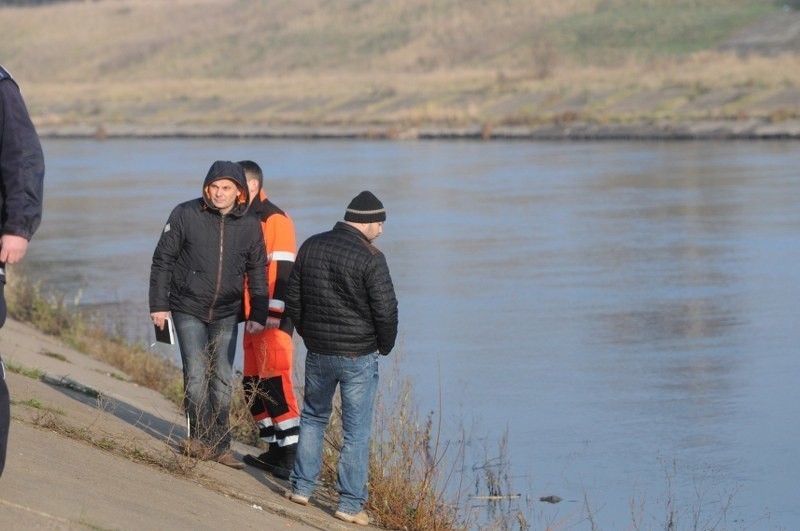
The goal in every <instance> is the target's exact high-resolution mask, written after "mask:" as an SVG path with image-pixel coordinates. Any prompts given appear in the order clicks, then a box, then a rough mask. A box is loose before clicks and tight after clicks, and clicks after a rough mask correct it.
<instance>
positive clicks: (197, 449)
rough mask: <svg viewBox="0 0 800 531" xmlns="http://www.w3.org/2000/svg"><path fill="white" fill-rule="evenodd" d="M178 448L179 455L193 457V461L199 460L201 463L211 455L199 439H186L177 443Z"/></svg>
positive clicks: (209, 450)
mask: <svg viewBox="0 0 800 531" xmlns="http://www.w3.org/2000/svg"><path fill="white" fill-rule="evenodd" d="M178 448H180V450H181V453H183V454H184V455H188V456H189V457H194V458H195V459H200V460H202V461H205V460H206V459H208V458H209V457H211V455H212V454H213V452H212V451H211V449H210V448H209V447H208V446H206V445H205V443H203V441H201V440H199V439H186V440H184V441H181V442H179V443H178Z"/></svg>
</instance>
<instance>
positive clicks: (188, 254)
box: [150, 161, 268, 469]
mask: <svg viewBox="0 0 800 531" xmlns="http://www.w3.org/2000/svg"><path fill="white" fill-rule="evenodd" d="M248 206H249V193H248V188H247V182H246V181H245V176H244V171H243V170H242V167H241V166H240V165H239V164H237V163H235V162H229V161H217V162H215V163H214V164H213V165H212V166H211V168H210V169H209V171H208V175H207V176H206V178H205V181H204V182H203V188H202V197H200V198H198V199H193V200H191V201H187V202H185V203H181V204H179V205H178V206H176V207H175V209H174V210H173V211H172V213H171V214H170V216H169V219H168V220H167V224H166V225H165V226H164V229H163V231H162V232H161V237H160V239H159V241H158V245H157V246H156V249H155V252H154V253H153V264H152V267H151V269H150V312H151V314H150V316H151V318H152V320H153V323H154V324H155V325H156V326H158V327H159V328H163V327H164V325H165V320H166V319H167V317H169V315H170V313H171V314H172V319H173V321H174V324H175V332H176V334H177V336H178V345H179V347H180V352H181V361H182V362H183V381H184V387H185V394H184V409H185V411H186V415H187V420H188V431H189V433H188V438H187V439H186V441H183V442H182V443H181V450H182V451H183V452H184V453H186V454H187V455H190V456H193V457H197V458H199V459H206V460H214V461H217V462H219V463H222V464H223V465H226V466H230V467H232V468H238V469H241V468H244V464H243V463H242V462H241V461H240V460H238V459H236V458H235V457H234V455H233V453H232V452H231V450H230V442H231V435H230V422H229V414H230V406H231V396H232V394H233V359H234V357H235V355H236V339H237V335H238V323H239V316H240V315H241V307H242V297H243V296H244V279H245V275H247V277H248V278H249V279H250V283H249V285H248V289H249V293H250V303H251V309H250V317H249V320H248V321H247V323H246V324H245V329H246V330H247V331H248V332H249V333H257V332H260V331H261V330H263V329H264V324H265V323H266V321H267V300H268V294H267V280H266V276H265V272H266V269H267V255H266V252H265V249H264V240H263V238H262V237H261V231H260V226H259V224H258V219H256V217H255V216H250V215H248V214H247V209H248Z"/></svg>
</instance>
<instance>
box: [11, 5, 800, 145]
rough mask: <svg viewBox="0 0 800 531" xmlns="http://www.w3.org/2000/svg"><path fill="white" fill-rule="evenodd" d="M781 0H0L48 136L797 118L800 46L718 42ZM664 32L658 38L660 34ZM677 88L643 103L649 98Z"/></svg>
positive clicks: (19, 73) (20, 74) (15, 57)
mask: <svg viewBox="0 0 800 531" xmlns="http://www.w3.org/2000/svg"><path fill="white" fill-rule="evenodd" d="M778 8H779V6H777V5H774V4H771V3H764V2H761V1H756V0H709V1H708V2H696V1H694V0H671V1H669V2H653V1H651V0H588V1H581V0H569V1H565V2H549V1H546V0H507V1H505V2H502V3H500V2H485V1H483V0H442V1H437V2H431V1H429V0H409V1H405V2H381V1H378V0H343V1H342V2H335V3H331V2H324V1H322V0H302V1H298V2H280V1H278V0H263V1H253V2H234V1H233V0H220V1H213V2H212V1H204V0H181V1H177V2H176V1H170V0H148V1H138V0H115V1H109V0H106V1H99V2H88V3H87V2H83V3H75V2H70V3H63V4H55V5H50V6H44V7H36V8H8V7H7V8H1V9H0V27H3V28H4V38H3V39H2V40H0V57H3V61H4V62H5V65H6V66H7V67H9V68H10V69H11V70H12V72H14V74H15V75H16V77H17V78H18V79H19V80H20V81H21V83H22V86H23V90H24V93H25V96H26V100H27V102H28V104H29V107H30V108H31V112H32V114H33V116H34V120H35V121H36V123H37V125H38V126H40V127H43V128H46V129H47V130H57V129H58V128H63V127H66V126H70V125H81V126H88V127H113V126H115V125H132V126H139V127H143V128H146V127H159V126H160V127H164V128H169V127H176V126H189V127H191V126H203V125H212V126H218V127H220V128H223V129H224V128H225V127H236V126H242V125H244V126H254V127H275V126H281V125H310V126H314V125H324V124H330V125H360V126H370V125H375V126H378V127H398V128H403V127H416V126H422V125H434V126H463V125H471V124H519V125H526V124H528V125H530V124H540V123H548V122H552V121H555V120H563V118H564V116H571V115H568V114H565V113H573V114H574V116H576V117H579V118H581V119H584V120H588V121H595V122H599V123H604V122H609V121H610V122H629V121H640V120H645V121H647V120H655V119H667V120H694V119H698V118H726V119H732V118H741V117H761V118H770V117H772V116H778V117H784V118H785V117H792V116H794V115H795V114H800V101H798V97H797V95H796V94H794V93H791V94H788V95H786V98H785V101H784V102H782V103H781V104H780V105H776V104H772V105H771V106H769V105H767V106H762V105H760V102H762V101H763V100H765V99H766V98H770V97H772V96H773V95H774V94H775V93H776V92H780V91H786V90H789V89H794V88H796V87H798V86H799V85H798V83H800V79H798V77H799V76H800V74H798V72H799V71H798V69H797V68H795V66H796V65H795V63H796V59H795V57H794V56H791V55H783V56H777V57H770V58H767V57H759V58H755V57H754V58H749V59H748V58H740V57H737V56H736V55H734V54H732V53H731V54H725V53H720V52H716V51H714V50H715V46H716V44H718V43H719V40H720V39H721V38H723V37H724V36H726V35H729V34H730V33H731V32H733V31H735V30H736V29H737V28H738V27H740V26H741V25H744V24H746V23H747V22H748V21H750V20H755V19H756V18H757V17H758V16H760V15H761V14H765V13H769V12H770V11H773V10H776V9H778ZM654 28H655V29H654ZM656 30H657V33H658V34H657V37H658V41H657V42H656V41H654V40H653V39H650V38H649V37H648V36H649V35H654V32H655V31H656ZM622 34H625V35H624V39H625V40H624V41H620V40H619V39H622V38H623V37H622V36H620V35H622ZM712 34H713V35H715V36H716V37H713V38H711V37H709V35H712ZM637 35H638V36H639V37H637ZM584 41H585V43H587V44H583V45H579V44H576V43H580V42H584ZM671 43H675V46H669V45H670V44H671ZM596 57H603V60H597V59H596ZM676 90H677V95H676V96H675V97H674V98H673V99H671V100H670V101H669V102H667V103H666V104H664V105H662V106H657V107H653V106H652V105H648V103H649V100H648V98H647V96H648V93H649V92H659V93H664V92H669V93H670V94H671V93H672V91H676ZM729 90H736V91H738V92H740V93H741V96H740V97H739V98H738V99H737V100H736V101H735V103H733V104H730V103H727V102H724V101H723V102H722V103H720V102H718V101H709V102H706V103H705V104H704V107H703V112H701V113H698V112H697V110H696V109H695V108H694V107H695V106H693V105H687V103H691V102H692V101H694V99H695V98H696V97H697V95H698V93H703V94H705V93H706V92H709V91H723V92H724V91H729ZM633 98H638V99H637V100H636V101H634V100H633ZM723 100H724V99H723ZM640 101H641V102H640ZM620 102H627V103H626V104H625V105H619V103H620ZM642 102H643V103H642Z"/></svg>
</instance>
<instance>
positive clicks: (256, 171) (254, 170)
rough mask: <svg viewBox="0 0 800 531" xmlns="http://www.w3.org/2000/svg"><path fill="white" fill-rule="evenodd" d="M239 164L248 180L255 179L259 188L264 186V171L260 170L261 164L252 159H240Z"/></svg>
mask: <svg viewBox="0 0 800 531" xmlns="http://www.w3.org/2000/svg"><path fill="white" fill-rule="evenodd" d="M239 166H241V167H242V169H243V170H244V174H245V177H247V179H248V180H253V179H256V180H257V181H258V188H259V190H260V189H261V188H262V187H263V186H264V173H263V172H262V171H261V166H259V165H258V164H256V163H255V162H253V161H252V160H240V161H239Z"/></svg>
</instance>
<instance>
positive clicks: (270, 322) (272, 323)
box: [264, 317, 281, 330]
mask: <svg viewBox="0 0 800 531" xmlns="http://www.w3.org/2000/svg"><path fill="white" fill-rule="evenodd" d="M280 325H281V320H280V319H279V318H277V317H267V326H265V327H264V328H266V329H267V330H275V329H276V328H278V327H279V326H280Z"/></svg>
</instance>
